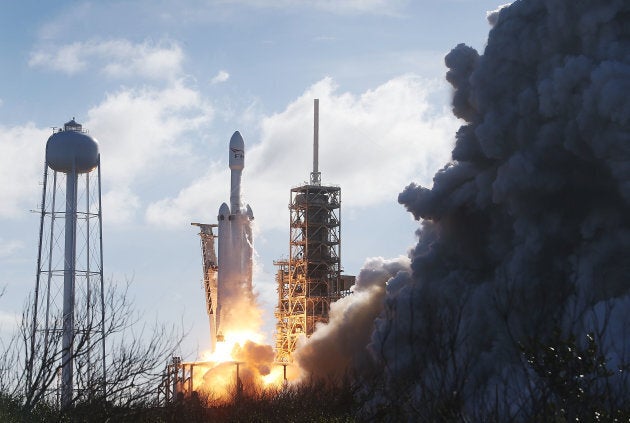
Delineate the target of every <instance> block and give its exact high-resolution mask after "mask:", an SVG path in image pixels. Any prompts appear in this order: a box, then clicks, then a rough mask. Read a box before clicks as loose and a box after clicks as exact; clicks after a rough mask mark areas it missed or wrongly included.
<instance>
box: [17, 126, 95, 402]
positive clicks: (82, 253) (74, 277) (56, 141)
mask: <svg viewBox="0 0 630 423" xmlns="http://www.w3.org/2000/svg"><path fill="white" fill-rule="evenodd" d="M94 170H96V172H94ZM40 212H41V220H40V230H39V245H38V256H37V273H36V281H35V291H34V295H33V303H32V310H31V313H32V321H31V328H30V332H31V334H30V345H29V346H28V350H29V351H28V357H27V369H26V373H27V374H26V385H27V386H26V395H27V396H29V395H30V396H37V395H38V396H40V397H41V399H47V400H48V401H51V400H53V399H56V400H60V402H61V406H62V408H67V407H69V406H71V405H72V404H73V403H74V402H76V401H77V400H79V399H80V400H90V399H95V398H99V399H104V397H105V388H106V377H105V357H106V356H105V323H104V322H105V297H104V281H103V242H102V208H101V168H100V153H99V149H98V143H97V142H96V140H95V139H94V138H92V137H91V136H89V135H88V134H87V132H86V131H84V130H83V128H82V126H81V125H80V124H78V123H77V122H75V121H74V119H73V120H71V121H70V122H67V123H66V124H65V125H64V128H63V129H60V130H58V131H54V132H53V135H51V136H50V138H49V139H48V142H47V144H46V161H45V166H44V179H43V192H42V203H41V208H40ZM57 369H60V373H61V379H60V380H58V379H57V376H56V375H57Z"/></svg>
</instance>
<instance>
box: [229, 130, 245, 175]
mask: <svg viewBox="0 0 630 423" xmlns="http://www.w3.org/2000/svg"><path fill="white" fill-rule="evenodd" d="M244 167H245V141H243V137H242V136H241V133H240V132H238V131H236V132H234V134H233V135H232V138H230V169H233V170H241V169H243V168H244Z"/></svg>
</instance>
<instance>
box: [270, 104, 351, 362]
mask: <svg viewBox="0 0 630 423" xmlns="http://www.w3.org/2000/svg"><path fill="white" fill-rule="evenodd" d="M313 133H314V135H313V171H312V172H311V175H310V182H309V183H307V184H305V185H301V186H298V187H295V188H292V189H291V193H290V201H289V220H290V229H289V259H288V260H280V261H276V262H274V264H275V265H276V266H277V267H278V270H277V273H276V282H277V284H278V288H277V289H278V306H277V308H276V313H275V314H276V318H277V323H276V361H277V362H279V363H289V362H290V361H291V353H293V351H295V348H296V345H297V342H298V340H299V339H300V337H303V336H306V337H309V336H311V335H312V334H313V332H314V331H315V326H316V325H317V323H327V322H328V313H329V310H330V304H331V303H333V302H334V301H336V300H338V299H339V298H341V297H342V296H343V295H344V294H345V293H346V291H347V287H346V285H347V284H349V283H351V282H353V281H354V278H353V277H342V275H341V235H340V228H341V188H340V187H337V186H330V185H322V184H321V173H320V172H319V157H318V156H319V100H318V99H315V101H314V128H313ZM348 286H349V285H348Z"/></svg>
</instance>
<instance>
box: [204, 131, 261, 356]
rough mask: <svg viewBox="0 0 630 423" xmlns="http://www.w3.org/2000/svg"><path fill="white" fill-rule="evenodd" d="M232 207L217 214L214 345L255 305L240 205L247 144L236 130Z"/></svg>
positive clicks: (248, 213) (246, 216)
mask: <svg viewBox="0 0 630 423" xmlns="http://www.w3.org/2000/svg"><path fill="white" fill-rule="evenodd" d="M229 168H230V173H231V175H230V176H231V178H230V179H231V181H230V206H229V207H228V205H227V204H226V203H223V204H221V207H220V208H219V215H218V220H219V222H218V239H219V241H218V260H217V261H218V273H217V305H216V309H215V313H214V319H215V322H214V331H212V332H214V333H211V336H212V338H213V339H212V342H211V345H213V346H214V345H215V342H216V341H219V342H220V341H221V340H222V339H223V336H224V333H225V331H226V330H229V329H230V328H231V327H232V326H233V324H234V323H236V320H237V319H238V317H239V316H238V312H237V308H238V307H240V306H242V305H243V304H249V303H251V302H253V291H252V267H253V261H252V256H253V239H252V228H251V221H252V220H253V219H254V214H253V212H252V209H251V207H250V206H249V205H247V204H246V205H245V206H244V207H243V205H242V204H241V174H242V171H243V169H244V168H245V143H244V141H243V137H242V136H241V134H240V133H239V132H238V131H236V132H234V135H232V138H231V139H230V145H229Z"/></svg>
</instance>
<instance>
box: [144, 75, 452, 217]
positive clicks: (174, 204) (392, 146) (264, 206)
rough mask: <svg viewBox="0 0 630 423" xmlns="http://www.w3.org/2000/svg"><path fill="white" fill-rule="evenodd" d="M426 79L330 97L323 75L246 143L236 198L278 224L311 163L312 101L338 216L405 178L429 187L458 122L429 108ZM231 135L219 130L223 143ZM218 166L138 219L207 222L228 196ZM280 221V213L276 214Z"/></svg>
mask: <svg viewBox="0 0 630 423" xmlns="http://www.w3.org/2000/svg"><path fill="white" fill-rule="evenodd" d="M436 89H437V88H436V86H435V85H433V84H432V83H430V82H428V81H426V80H423V79H420V78H418V77H415V76H412V75H405V76H401V77H398V78H395V79H392V80H390V81H388V82H387V83H385V84H383V85H381V86H379V87H377V88H376V89H374V90H371V91H367V92H365V93H363V94H362V95H360V96H355V95H352V94H350V93H338V92H337V87H336V86H335V85H334V83H333V81H332V80H331V79H329V78H327V79H324V80H322V81H320V82H318V83H317V84H315V85H313V86H312V87H311V88H310V89H308V90H307V91H306V92H305V93H304V94H303V95H302V96H301V97H299V98H298V99H296V100H295V101H294V102H292V103H291V104H289V105H288V106H287V108H286V109H285V110H284V111H283V112H281V113H278V114H275V115H273V116H268V117H266V118H264V119H263V121H262V123H261V127H262V134H261V140H260V141H259V142H255V140H252V139H250V138H249V137H248V134H242V135H243V137H244V139H245V147H246V165H245V171H244V173H243V198H244V201H246V202H248V203H250V204H251V205H252V208H253V211H254V215H255V216H256V220H257V226H258V227H261V228H266V229H268V228H275V227H284V226H285V225H286V222H287V219H288V211H287V204H288V200H289V188H290V187H291V186H295V185H298V184H300V183H302V182H304V181H307V180H308V178H309V175H310V171H311V167H312V138H313V135H312V130H313V121H312V119H313V98H319V99H320V159H319V163H320V171H321V172H322V176H323V177H322V179H323V182H324V183H333V184H338V185H340V186H341V187H342V201H343V202H344V207H345V208H344V210H346V208H348V207H350V208H352V207H364V206H370V205H375V204H379V203H383V202H389V203H393V202H395V201H396V198H397V195H398V193H399V192H400V191H401V190H402V189H403V187H404V186H406V185H407V184H408V183H409V182H411V181H412V180H413V181H418V182H421V183H423V184H425V185H431V178H432V176H433V174H434V173H435V171H436V170H437V169H438V168H440V167H442V166H443V164H444V163H445V162H447V161H448V160H449V158H450V151H451V149H452V134H453V133H454V131H455V129H456V127H457V125H458V122H457V121H456V120H455V119H454V118H453V117H452V116H451V114H450V112H449V111H447V110H439V111H435V110H432V109H431V108H430V106H429V100H428V96H429V95H430V93H431V92H433V91H434V90H436ZM230 135H231V134H226V145H227V140H228V139H229V136H230ZM228 185H229V170H228V168H227V164H226V163H225V162H222V163H215V164H213V165H212V166H211V167H210V169H209V171H208V172H207V173H206V174H205V175H204V176H203V177H201V178H199V179H198V180H196V181H194V182H193V183H192V184H191V185H190V186H188V187H186V188H184V189H182V190H181V191H180V193H179V194H178V195H177V197H175V198H167V199H163V200H161V201H158V202H154V203H153V204H151V205H150V206H149V207H148V209H147V218H148V220H149V221H150V222H152V223H154V224H161V225H181V224H184V223H185V222H187V221H190V219H193V218H204V217H207V216H214V214H215V210H213V209H211V210H212V212H210V213H209V212H208V206H209V205H210V207H216V208H217V209H218V206H219V205H220V204H221V203H222V202H224V201H227V200H228V197H229V193H228ZM285 215H286V216H285Z"/></svg>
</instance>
